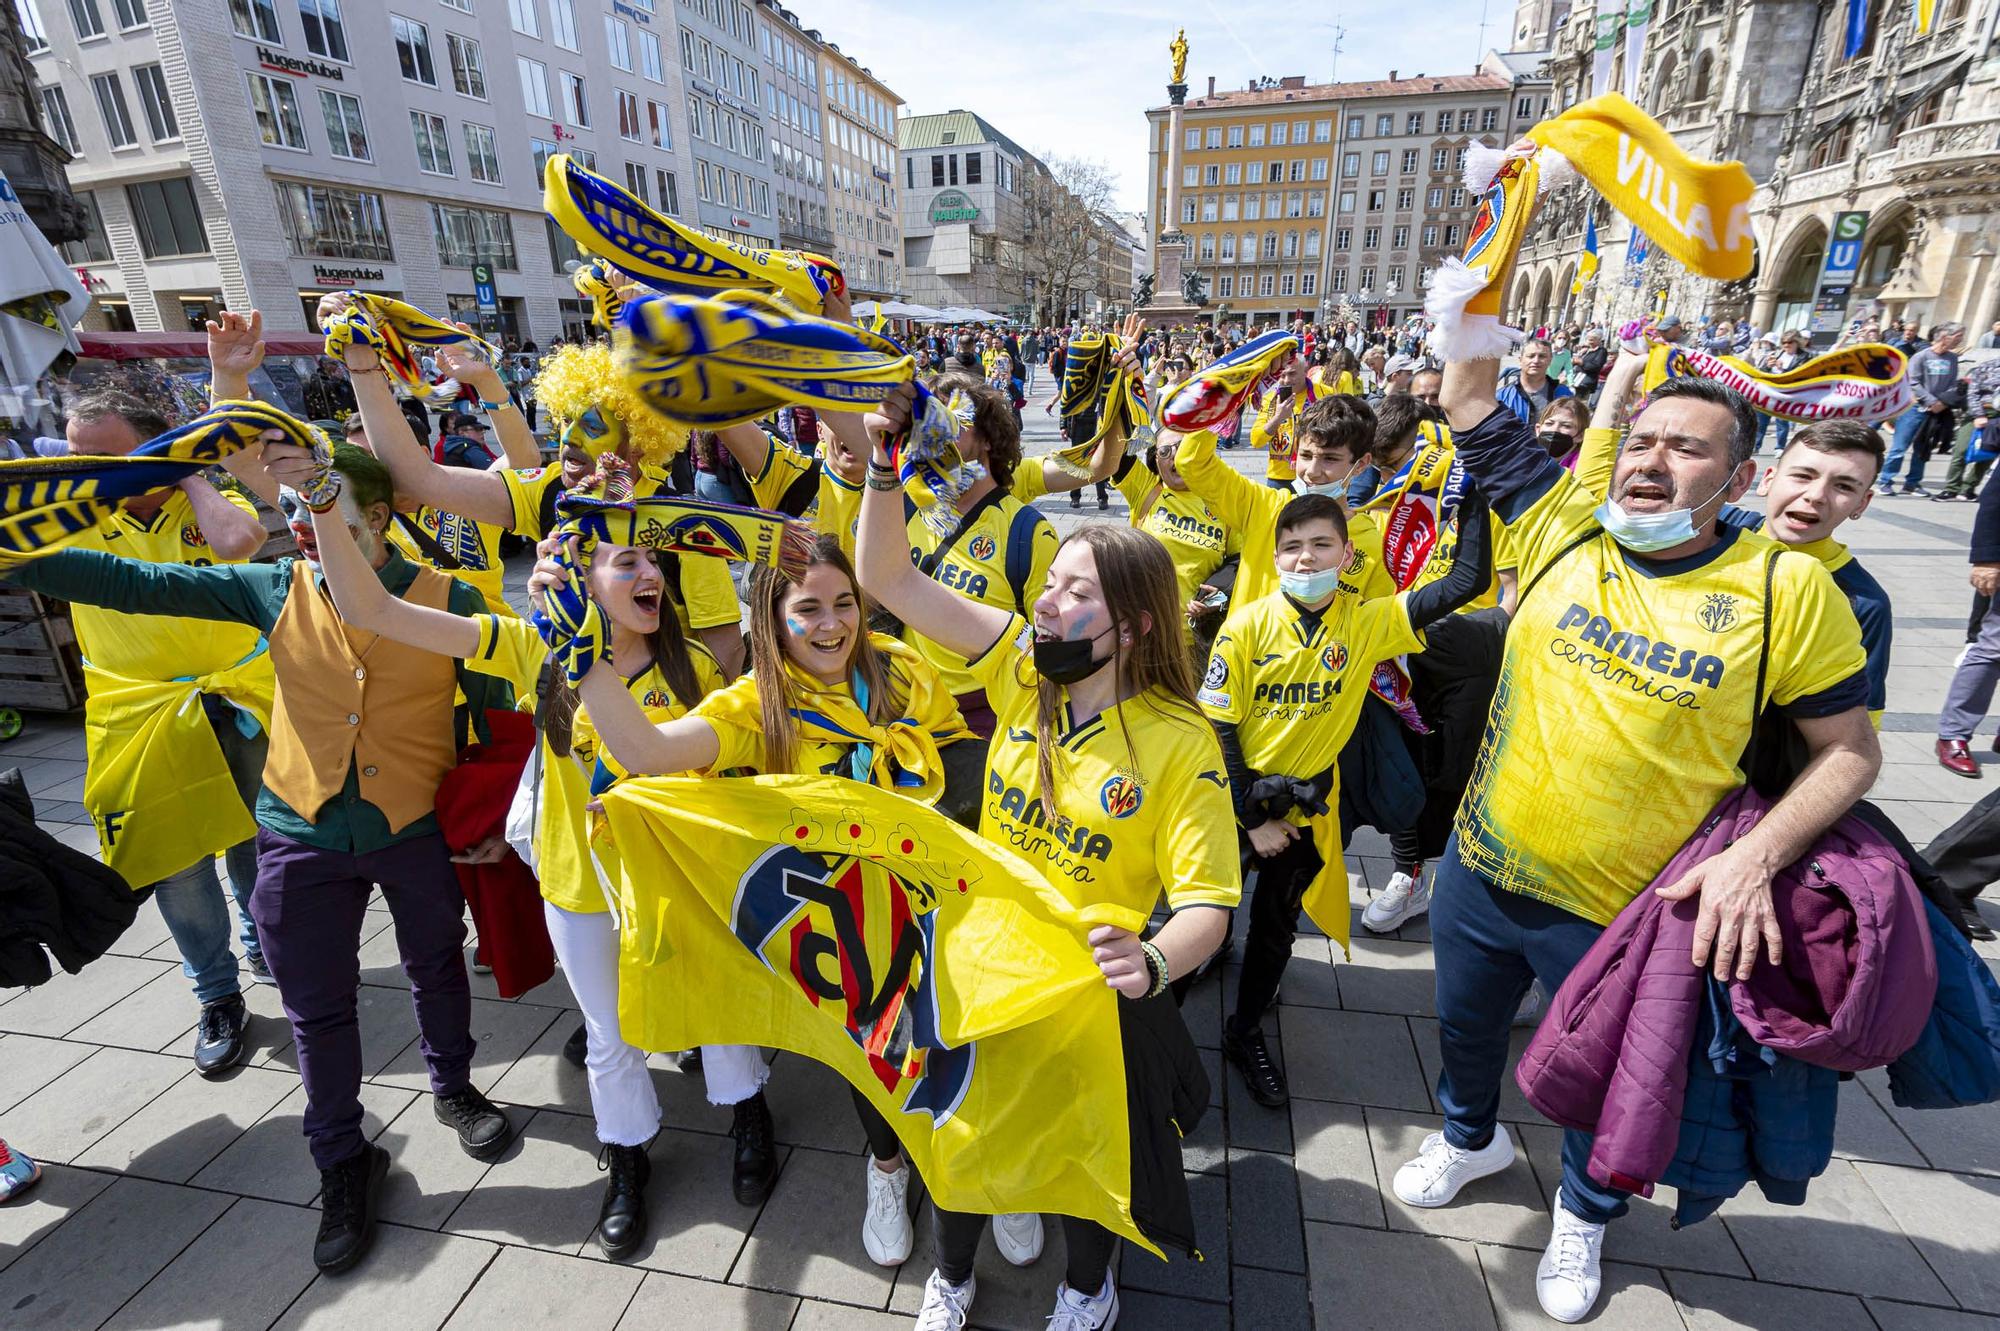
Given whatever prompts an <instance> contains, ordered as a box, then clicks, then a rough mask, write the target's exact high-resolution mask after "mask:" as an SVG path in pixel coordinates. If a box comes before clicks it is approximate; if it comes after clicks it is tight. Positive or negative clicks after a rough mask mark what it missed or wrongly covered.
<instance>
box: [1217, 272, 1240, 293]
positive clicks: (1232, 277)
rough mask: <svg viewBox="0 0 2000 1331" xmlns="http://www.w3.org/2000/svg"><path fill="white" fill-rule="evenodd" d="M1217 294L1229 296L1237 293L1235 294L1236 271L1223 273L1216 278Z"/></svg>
mask: <svg viewBox="0 0 2000 1331" xmlns="http://www.w3.org/2000/svg"><path fill="white" fill-rule="evenodd" d="M1215 294H1216V295H1218V296H1224V297H1227V296H1233V295H1235V294H1236V274H1234V273H1224V274H1223V275H1222V276H1220V277H1218V278H1216V279H1215Z"/></svg>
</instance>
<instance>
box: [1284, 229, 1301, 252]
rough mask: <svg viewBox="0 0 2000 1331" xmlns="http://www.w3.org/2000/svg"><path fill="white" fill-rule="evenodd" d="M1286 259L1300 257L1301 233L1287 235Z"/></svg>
mask: <svg viewBox="0 0 2000 1331" xmlns="http://www.w3.org/2000/svg"><path fill="white" fill-rule="evenodd" d="M1285 257H1286V258H1287V259H1296V258H1298V257H1299V233H1298V232H1296V231H1287V232H1286V233H1285Z"/></svg>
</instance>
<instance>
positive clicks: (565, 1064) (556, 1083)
mask: <svg viewBox="0 0 2000 1331" xmlns="http://www.w3.org/2000/svg"><path fill="white" fill-rule="evenodd" d="M529 1006H530V1007H533V1006H534V1005H532V1004H531V1005H529ZM536 1010H544V1009H536ZM582 1020H583V1017H582V1014H581V1013H578V1012H573V1011H572V1012H566V1011H563V1010H561V1009H556V1013H555V1017H554V1020H552V1021H551V1022H550V1024H549V1027H548V1029H547V1030H545V1031H543V1032H542V1033H541V1034H540V1035H539V1036H537V1037H536V1038H535V1042H534V1043H533V1044H532V1045H530V1046H528V1050H527V1052H526V1053H524V1054H522V1055H521V1056H520V1057H519V1058H517V1059H515V1060H514V1063H513V1066H511V1067H509V1068H508V1069H507V1071H506V1072H505V1073H504V1074H502V1076H501V1077H500V1079H499V1080H498V1081H496V1082H494V1083H493V1085H492V1086H490V1087H488V1088H487V1092H486V1093H487V1094H488V1095H490V1096H492V1097H493V1098H494V1099H495V1100H498V1101H500V1102H502V1103H503V1104H510V1105H527V1106H529V1107H531V1108H534V1109H559V1110H562V1111H563V1112H564V1113H569V1114H588V1113H589V1112H590V1079H589V1077H588V1076H586V1075H585V1073H584V1071H583V1069H582V1068H579V1067H577V1066H576V1065H574V1064H573V1063H571V1062H570V1061H569V1060H568V1059H566V1058H564V1057H563V1056H562V1048H563V1043H564V1042H565V1041H566V1040H568V1039H569V1036H570V1032H571V1031H574V1030H575V1029H576V1028H577V1024H578V1023H579V1022H581V1021H582Z"/></svg>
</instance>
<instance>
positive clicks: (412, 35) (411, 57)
mask: <svg viewBox="0 0 2000 1331" xmlns="http://www.w3.org/2000/svg"><path fill="white" fill-rule="evenodd" d="M389 31H390V32H392V33H394V34H395V37H396V63H397V64H398V65H400V66H401V67H402V70H403V77H404V78H405V79H407V80H409V81H410V82H411V83H427V84H429V85H430V86H431V87H433V88H435V87H437V81H438V80H437V67H436V66H435V65H433V64H432V63H431V30H430V29H429V28H427V27H425V26H424V25H423V24H421V23H418V22H416V21H414V20H412V19H406V18H403V17H402V16H400V15H397V14H391V15H390V16H389Z"/></svg>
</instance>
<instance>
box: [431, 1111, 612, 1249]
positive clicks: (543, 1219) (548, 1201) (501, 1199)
mask: <svg viewBox="0 0 2000 1331" xmlns="http://www.w3.org/2000/svg"><path fill="white" fill-rule="evenodd" d="M517 1112H521V1111H517ZM597 1149H598V1144H597V1129H596V1126H595V1124H594V1123H593V1122H592V1121H591V1120H590V1119H588V1118H584V1117H581V1116H579V1115H576V1114H559V1113H556V1112H554V1111H553V1110H543V1111H541V1112H540V1113H538V1114H536V1115H535V1116H534V1117H533V1118H532V1119H530V1120H529V1121H528V1122H527V1124H526V1125H525V1126H524V1127H522V1128H521V1129H520V1134H519V1135H518V1136H517V1137H516V1138H515V1140H514V1144H513V1145H512V1146H510V1147H508V1149H507V1153H506V1154H505V1155H503V1156H502V1157H501V1158H500V1159H499V1160H497V1161H495V1162H494V1163H493V1166H492V1168H490V1169H488V1170H487V1171H486V1172H485V1173H484V1174H482V1175H480V1177H479V1181H478V1182H477V1183H475V1184H474V1185H473V1187H472V1191H471V1192H469V1193H467V1194H466V1197H465V1200H464V1201H462V1202H460V1203H459V1205H458V1209H457V1210H455V1211H453V1212H452V1213H451V1218H450V1219H449V1220H447V1221H446V1222H445V1229H446V1230H448V1231H449V1232H451V1233H453V1234H462V1235H464V1236H465V1237H467V1238H475V1239H488V1240H490V1241H492V1242H494V1243H519V1244H525V1245H526V1246H528V1247H530V1248H542V1249H546V1250H547V1251H550V1252H559V1253H575V1252H577V1251H578V1250H580V1249H581V1248H582V1247H583V1245H584V1242H585V1241H586V1240H588V1239H589V1238H590V1236H591V1231H592V1230H594V1229H596V1227H597V1212H598V1208H599V1207H600V1206H601V1205H602V1203H603V1201H604V1176H603V1175H602V1174H601V1173H599V1172H598V1169H597Z"/></svg>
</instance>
